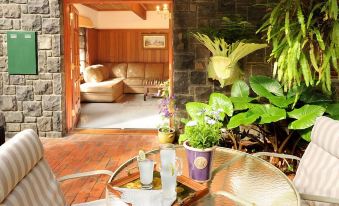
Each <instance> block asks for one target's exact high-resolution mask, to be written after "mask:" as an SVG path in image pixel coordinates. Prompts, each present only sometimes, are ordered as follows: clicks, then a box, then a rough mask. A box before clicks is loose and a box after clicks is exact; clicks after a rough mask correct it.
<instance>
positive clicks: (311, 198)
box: [300, 193, 339, 204]
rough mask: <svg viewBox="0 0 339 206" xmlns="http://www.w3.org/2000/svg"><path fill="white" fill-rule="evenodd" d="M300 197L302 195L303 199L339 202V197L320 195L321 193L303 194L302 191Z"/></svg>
mask: <svg viewBox="0 0 339 206" xmlns="http://www.w3.org/2000/svg"><path fill="white" fill-rule="evenodd" d="M300 197H301V199H303V200H308V201H315V202H325V203H332V204H339V199H337V198H332V197H325V196H319V195H309V194H303V193H300Z"/></svg>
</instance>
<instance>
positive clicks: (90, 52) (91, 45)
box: [86, 29, 98, 66]
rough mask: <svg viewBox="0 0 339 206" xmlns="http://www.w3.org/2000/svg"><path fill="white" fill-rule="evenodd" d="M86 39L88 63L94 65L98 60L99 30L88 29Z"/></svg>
mask: <svg viewBox="0 0 339 206" xmlns="http://www.w3.org/2000/svg"><path fill="white" fill-rule="evenodd" d="M86 41H87V43H86V47H87V48H86V63H87V64H88V65H92V64H95V63H96V62H97V61H98V52H97V50H98V31H97V30H96V29H86ZM86 66H87V65H86Z"/></svg>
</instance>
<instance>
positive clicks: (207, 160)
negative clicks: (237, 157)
mask: <svg viewBox="0 0 339 206" xmlns="http://www.w3.org/2000/svg"><path fill="white" fill-rule="evenodd" d="M184 147H185V149H186V155H187V161H188V171H189V175H190V178H192V179H193V180H196V181H198V182H206V181H209V180H210V179H211V166H212V161H213V153H214V149H215V147H212V148H207V149H197V148H193V147H190V146H189V143H188V142H187V141H186V142H184Z"/></svg>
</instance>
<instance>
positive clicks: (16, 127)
mask: <svg viewBox="0 0 339 206" xmlns="http://www.w3.org/2000/svg"><path fill="white" fill-rule="evenodd" d="M6 130H7V131H8V132H20V131H21V128H20V123H6Z"/></svg>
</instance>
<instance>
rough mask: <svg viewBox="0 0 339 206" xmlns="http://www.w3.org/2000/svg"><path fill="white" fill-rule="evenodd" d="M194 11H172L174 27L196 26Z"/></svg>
mask: <svg viewBox="0 0 339 206" xmlns="http://www.w3.org/2000/svg"><path fill="white" fill-rule="evenodd" d="M196 15H197V13H196V12H186V11H182V12H180V11H178V12H175V13H174V16H175V18H174V27H175V28H194V27H196V23H197V20H196Z"/></svg>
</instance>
